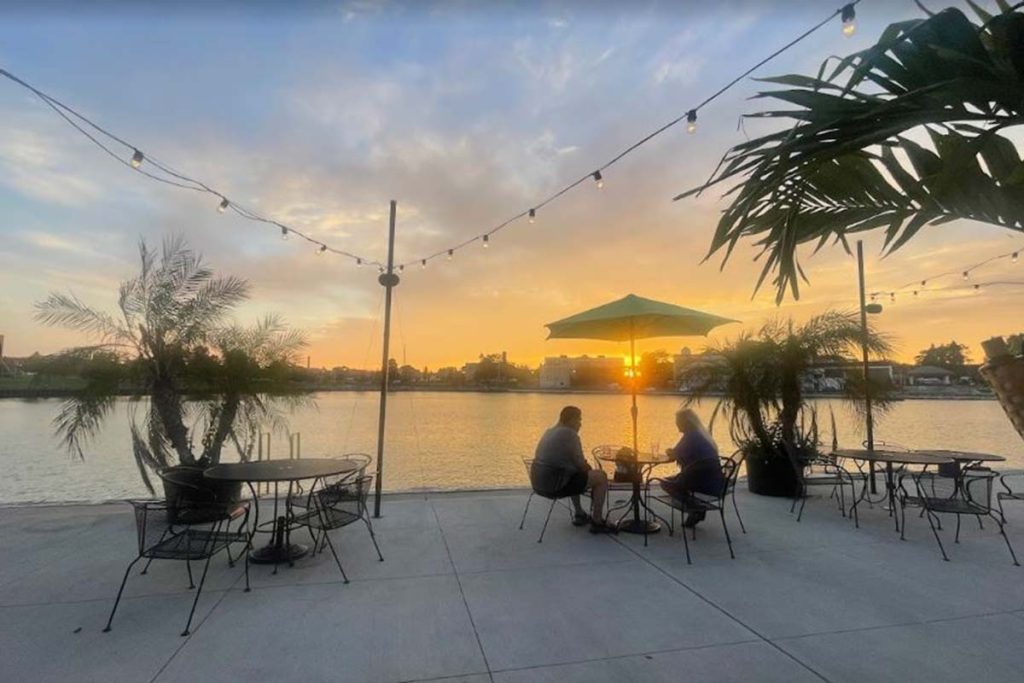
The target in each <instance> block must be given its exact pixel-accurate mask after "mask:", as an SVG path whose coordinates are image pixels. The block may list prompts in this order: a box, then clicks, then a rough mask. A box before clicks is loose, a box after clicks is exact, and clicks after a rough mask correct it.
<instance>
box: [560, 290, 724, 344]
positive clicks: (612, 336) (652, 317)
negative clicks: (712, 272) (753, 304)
mask: <svg viewBox="0 0 1024 683" xmlns="http://www.w3.org/2000/svg"><path fill="white" fill-rule="evenodd" d="M735 322H739V321H738V320H732V319H730V318H723V317H721V316H718V315H712V314H710V313H702V312H701V311H695V310H693V309H692V308H683V307H682V306H676V305H674V304H667V303H664V302H662V301H654V300H653V299H645V298H644V297H642V296H637V295H636V294H629V295H627V296H624V297H623V298H621V299H619V300H617V301H612V302H611V303H607V304H604V305H603V306H598V307H597V308H591V309H590V310H588V311H583V312H582V313H577V314H576V315H573V316H569V317H568V318H563V319H562V320H558V321H556V322H553V323H548V324H547V325H546V326H545V327H547V328H548V330H549V331H550V333H549V334H548V339H605V340H608V341H619V342H622V341H631V340H633V339H649V338H651V337H688V336H695V335H696V336H703V335H706V334H707V333H708V332H709V331H711V330H712V329H714V328H715V327H718V326H719V325H724V324H726V323H735Z"/></svg>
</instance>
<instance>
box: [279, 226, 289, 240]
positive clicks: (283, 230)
mask: <svg viewBox="0 0 1024 683" xmlns="http://www.w3.org/2000/svg"><path fill="white" fill-rule="evenodd" d="M281 239H283V240H286V239H288V228H286V227H284V226H283V225H282V226H281Z"/></svg>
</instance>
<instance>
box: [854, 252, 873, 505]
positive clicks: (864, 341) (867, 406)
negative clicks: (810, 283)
mask: <svg viewBox="0 0 1024 683" xmlns="http://www.w3.org/2000/svg"><path fill="white" fill-rule="evenodd" d="M857 278H858V280H859V281H860V331H861V342H860V348H861V353H862V354H863V358H864V410H865V417H866V427H867V432H868V444H867V445H868V450H869V451H873V450H875V430H874V423H873V422H872V419H871V376H870V371H869V369H868V311H867V302H866V301H865V300H864V298H865V294H864V243H863V242H862V241H861V240H857ZM869 468H870V472H871V493H876V492H877V490H876V486H875V463H874V462H871V463H869Z"/></svg>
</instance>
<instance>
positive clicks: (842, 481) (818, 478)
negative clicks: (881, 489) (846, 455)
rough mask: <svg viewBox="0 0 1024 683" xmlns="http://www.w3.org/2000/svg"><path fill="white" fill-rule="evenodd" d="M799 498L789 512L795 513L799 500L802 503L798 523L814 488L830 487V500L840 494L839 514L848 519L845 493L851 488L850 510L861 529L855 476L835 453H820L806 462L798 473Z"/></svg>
mask: <svg viewBox="0 0 1024 683" xmlns="http://www.w3.org/2000/svg"><path fill="white" fill-rule="evenodd" d="M797 480H798V481H797V485H798V489H797V497H796V498H794V499H793V504H792V505H791V506H790V508H789V511H790V512H793V510H794V508H795V507H796V502H797V500H799V501H800V510H799V512H797V515H796V521H798V522H799V521H800V520H801V519H802V518H803V515H804V506H805V505H807V497H808V495H807V494H808V489H809V488H810V487H812V486H828V487H830V488H831V489H832V491H831V494H830V496H829V497H830V498H834V497H835V496H836V493H838V494H839V512H840V513H842V515H843V517H846V496H845V494H844V492H843V487H844V486H849V487H850V509H851V513H852V514H851V516H852V517H853V523H854V525H855V526H856V527H857V528H858V529H859V528H860V519H859V517H858V516H857V505H856V501H857V488H856V483H855V481H854V478H853V475H852V474H850V471H849V470H847V469H846V467H844V465H843V462H842V459H841V458H839V457H837V456H836V455H835V453H818V454H817V455H815V456H814V457H813V458H811V459H810V460H805V461H804V466H803V467H802V468H799V469H798V471H797Z"/></svg>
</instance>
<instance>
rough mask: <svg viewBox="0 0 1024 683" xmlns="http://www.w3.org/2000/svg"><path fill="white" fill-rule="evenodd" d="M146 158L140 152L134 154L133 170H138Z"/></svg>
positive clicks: (136, 151)
mask: <svg viewBox="0 0 1024 683" xmlns="http://www.w3.org/2000/svg"><path fill="white" fill-rule="evenodd" d="M145 158H146V155H145V154H143V153H142V152H141V151H140V150H135V152H134V154H132V161H131V164H132V168H138V167H139V166H142V160H143V159H145Z"/></svg>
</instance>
